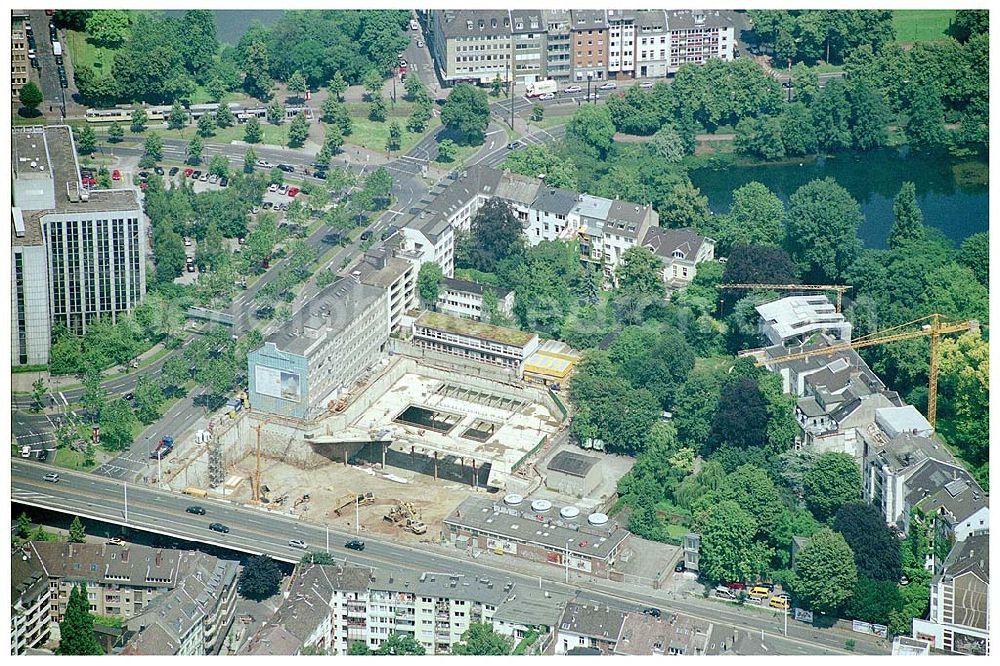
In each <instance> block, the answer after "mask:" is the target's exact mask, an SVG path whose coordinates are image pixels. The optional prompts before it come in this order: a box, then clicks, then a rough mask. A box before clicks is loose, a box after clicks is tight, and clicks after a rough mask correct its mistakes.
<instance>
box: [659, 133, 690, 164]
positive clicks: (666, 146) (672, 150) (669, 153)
mask: <svg viewBox="0 0 1000 666" xmlns="http://www.w3.org/2000/svg"><path fill="white" fill-rule="evenodd" d="M650 144H651V145H652V147H653V149H654V150H656V152H657V153H658V154H659V155H660V157H662V158H663V159H665V160H666V161H667V162H670V163H671V164H676V163H678V162H680V161H681V160H682V159H684V155H685V154H686V153H687V151H686V150H685V148H684V140H683V139H682V138H681V135H680V133H679V132H678V131H677V128H675V127H674V126H673V125H664V126H663V127H661V128H660V129H658V130H656V134H654V135H653V137H652V141H651V142H650Z"/></svg>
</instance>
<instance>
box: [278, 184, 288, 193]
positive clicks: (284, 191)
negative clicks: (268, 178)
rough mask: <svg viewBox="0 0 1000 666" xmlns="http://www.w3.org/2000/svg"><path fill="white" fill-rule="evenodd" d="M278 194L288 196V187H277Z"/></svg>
mask: <svg viewBox="0 0 1000 666" xmlns="http://www.w3.org/2000/svg"><path fill="white" fill-rule="evenodd" d="M278 194H288V185H282V186H281V187H279V188H278Z"/></svg>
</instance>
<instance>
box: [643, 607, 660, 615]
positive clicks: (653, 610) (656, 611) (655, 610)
mask: <svg viewBox="0 0 1000 666" xmlns="http://www.w3.org/2000/svg"><path fill="white" fill-rule="evenodd" d="M642 613H643V615H648V616H650V617H660V615H661V613H660V609H659V608H644V609H642Z"/></svg>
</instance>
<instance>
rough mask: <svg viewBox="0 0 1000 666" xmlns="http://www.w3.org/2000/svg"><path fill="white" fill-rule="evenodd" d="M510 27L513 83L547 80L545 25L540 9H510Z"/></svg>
mask: <svg viewBox="0 0 1000 666" xmlns="http://www.w3.org/2000/svg"><path fill="white" fill-rule="evenodd" d="M510 27H511V41H512V47H511V48H512V52H513V56H514V60H513V62H514V83H515V84H528V83H532V82H534V81H542V80H544V79H546V78H547V76H546V72H545V65H546V62H547V60H548V58H547V47H546V42H545V23H544V21H543V19H542V11H541V10H540V9H511V10H510Z"/></svg>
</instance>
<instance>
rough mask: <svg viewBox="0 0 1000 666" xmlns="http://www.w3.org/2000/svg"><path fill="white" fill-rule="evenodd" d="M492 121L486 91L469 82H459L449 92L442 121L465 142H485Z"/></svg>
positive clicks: (476, 143) (477, 143) (443, 109)
mask: <svg viewBox="0 0 1000 666" xmlns="http://www.w3.org/2000/svg"><path fill="white" fill-rule="evenodd" d="M489 122H490V104H489V100H487V98H486V93H485V92H484V91H482V90H480V89H478V88H475V87H474V86H472V85H470V84H468V83H459V84H457V85H456V86H455V87H454V88H452V89H451V92H450V93H449V94H448V99H447V100H446V101H445V103H444V107H442V109H441V123H442V124H443V125H444V126H445V127H447V128H448V129H449V130H451V131H452V132H454V133H455V134H456V135H457V138H458V139H459V140H461V141H462V142H464V143H467V144H474V145H479V144H481V143H482V142H483V139H484V137H485V133H486V128H487V126H488V125H489Z"/></svg>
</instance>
